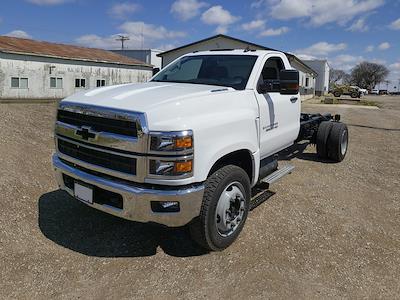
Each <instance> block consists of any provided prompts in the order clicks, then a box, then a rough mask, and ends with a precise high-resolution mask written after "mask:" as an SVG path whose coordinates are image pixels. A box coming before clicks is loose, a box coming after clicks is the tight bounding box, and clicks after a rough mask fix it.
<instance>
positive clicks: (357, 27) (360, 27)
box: [347, 18, 369, 32]
mask: <svg viewBox="0 0 400 300" xmlns="http://www.w3.org/2000/svg"><path fill="white" fill-rule="evenodd" d="M368 29H369V27H368V25H367V24H366V23H365V18H359V19H357V20H356V21H355V22H354V23H353V24H351V26H350V27H349V28H347V30H348V31H353V32H355V31H359V32H366V31H368Z"/></svg>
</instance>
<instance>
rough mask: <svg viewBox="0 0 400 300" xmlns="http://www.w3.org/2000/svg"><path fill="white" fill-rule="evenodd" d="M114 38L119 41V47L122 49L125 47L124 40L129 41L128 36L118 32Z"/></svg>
mask: <svg viewBox="0 0 400 300" xmlns="http://www.w3.org/2000/svg"><path fill="white" fill-rule="evenodd" d="M115 40H116V41H120V42H121V49H122V50H124V49H125V41H129V37H128V36H126V35H121V34H119V35H118V38H117V39H115Z"/></svg>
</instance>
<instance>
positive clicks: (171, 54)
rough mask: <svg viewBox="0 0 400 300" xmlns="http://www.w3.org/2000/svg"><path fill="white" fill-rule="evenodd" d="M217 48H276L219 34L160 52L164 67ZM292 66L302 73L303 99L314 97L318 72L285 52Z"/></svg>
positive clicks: (301, 88)
mask: <svg viewBox="0 0 400 300" xmlns="http://www.w3.org/2000/svg"><path fill="white" fill-rule="evenodd" d="M215 49H249V50H275V49H271V48H268V47H264V46H262V45H257V44H254V43H250V42H247V41H243V40H240V39H237V38H234V37H231V36H227V35H224V34H218V35H215V36H212V37H209V38H206V39H204V40H200V41H197V42H194V43H191V44H187V45H184V46H181V47H178V48H175V49H172V50H169V51H166V52H163V53H160V54H158V56H159V57H161V58H162V67H165V66H166V65H167V64H169V63H170V62H172V61H174V60H175V59H176V58H178V57H180V56H182V55H184V54H187V53H191V52H195V51H206V50H215ZM285 54H286V56H287V57H288V59H289V61H290V63H291V64H292V66H293V67H294V68H295V69H297V70H298V71H299V73H300V94H301V98H302V100H305V99H308V98H312V97H313V96H314V91H315V78H316V77H317V74H318V73H317V72H316V71H314V70H313V69H312V68H311V67H310V66H308V65H306V64H305V63H304V62H303V61H301V60H300V59H299V58H297V57H296V56H295V55H293V54H290V53H285Z"/></svg>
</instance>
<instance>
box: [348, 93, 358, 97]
mask: <svg viewBox="0 0 400 300" xmlns="http://www.w3.org/2000/svg"><path fill="white" fill-rule="evenodd" d="M350 97H351V98H359V96H358V94H357V93H351V94H350Z"/></svg>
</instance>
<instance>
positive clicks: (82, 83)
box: [75, 78, 86, 88]
mask: <svg viewBox="0 0 400 300" xmlns="http://www.w3.org/2000/svg"><path fill="white" fill-rule="evenodd" d="M75 87H76V88H85V87H86V79H84V78H81V79H78V78H77V79H75Z"/></svg>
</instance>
